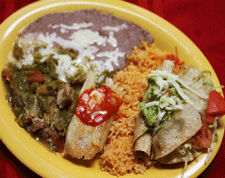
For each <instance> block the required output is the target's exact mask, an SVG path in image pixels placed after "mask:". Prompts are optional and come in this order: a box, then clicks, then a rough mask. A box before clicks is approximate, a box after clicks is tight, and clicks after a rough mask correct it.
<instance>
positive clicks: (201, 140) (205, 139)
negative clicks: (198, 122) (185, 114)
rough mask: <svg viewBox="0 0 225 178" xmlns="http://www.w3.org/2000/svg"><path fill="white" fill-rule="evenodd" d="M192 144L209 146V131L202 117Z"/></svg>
mask: <svg viewBox="0 0 225 178" xmlns="http://www.w3.org/2000/svg"><path fill="white" fill-rule="evenodd" d="M192 144H193V145H196V146H198V147H200V148H210V147H211V132H210V130H209V128H208V125H207V124H206V122H205V121H204V120H203V119H202V127H201V129H200V130H199V131H198V132H197V134H196V135H195V136H194V140H193V142H192Z"/></svg>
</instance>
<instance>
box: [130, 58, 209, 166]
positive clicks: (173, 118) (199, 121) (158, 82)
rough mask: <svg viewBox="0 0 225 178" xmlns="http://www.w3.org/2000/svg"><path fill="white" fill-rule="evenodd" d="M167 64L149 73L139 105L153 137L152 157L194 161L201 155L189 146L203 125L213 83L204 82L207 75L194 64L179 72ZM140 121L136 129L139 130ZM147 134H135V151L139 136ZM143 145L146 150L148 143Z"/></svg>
mask: <svg viewBox="0 0 225 178" xmlns="http://www.w3.org/2000/svg"><path fill="white" fill-rule="evenodd" d="M164 62H165V63H168V61H164ZM169 63H171V62H170V61H169ZM165 66H166V67H167V66H169V65H168V64H167V65H163V64H162V66H159V67H158V68H157V70H153V71H152V73H151V74H149V76H148V78H147V79H148V82H149V88H148V90H147V91H146V93H145V96H144V98H143V101H142V103H141V104H140V110H141V113H142V114H143V120H142V122H141V123H142V124H143V123H144V124H145V126H146V127H147V128H146V129H145V132H146V133H149V134H150V136H151V137H152V141H151V143H150V144H149V146H150V147H151V148H150V150H151V153H150V154H151V156H150V157H151V159H153V160H158V161H159V162H161V163H163V164H173V163H177V162H183V161H191V160H193V159H195V158H196V157H197V156H198V155H199V152H196V151H195V150H193V149H192V148H191V147H190V145H191V143H193V140H194V137H195V135H196V134H198V133H199V131H200V130H201V129H202V127H203V121H204V118H205V110H206V108H207V103H208V96H209V93H210V91H211V88H212V84H211V83H207V82H205V76H204V75H201V72H200V71H199V70H198V69H197V68H195V67H193V66H190V67H183V68H182V69H181V71H180V73H179V74H178V75H175V74H172V73H171V71H172V70H169V69H168V68H166V67H165ZM139 119H140V118H138V120H139ZM138 120H137V125H136V128H135V132H136V130H137V131H138V128H137V127H138V123H140V121H138ZM142 127H144V126H142ZM144 135H145V133H143V134H142V135H140V134H139V137H137V136H136V134H135V137H134V151H136V149H135V147H136V144H138V139H140V138H141V137H142V136H144ZM143 142H144V141H142V142H141V143H143ZM146 144H148V141H146ZM140 147H141V144H140V145H139V147H138V149H139V150H143V152H144V150H145V148H146V145H144V146H142V148H140ZM199 149H200V151H202V148H199ZM139 150H138V151H139ZM187 150H189V151H190V150H191V152H189V153H190V154H189V157H188V158H187V157H185V154H182V153H184V152H185V151H187ZM177 153H179V154H177ZM146 155H148V154H146Z"/></svg>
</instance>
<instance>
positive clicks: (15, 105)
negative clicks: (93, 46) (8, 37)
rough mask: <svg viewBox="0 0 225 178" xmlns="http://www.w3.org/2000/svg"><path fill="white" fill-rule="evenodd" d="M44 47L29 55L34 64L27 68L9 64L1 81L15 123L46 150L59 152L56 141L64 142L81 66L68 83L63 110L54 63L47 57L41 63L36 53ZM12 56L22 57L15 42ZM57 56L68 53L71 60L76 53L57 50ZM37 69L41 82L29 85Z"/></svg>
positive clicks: (60, 84) (80, 79)
mask: <svg viewBox="0 0 225 178" xmlns="http://www.w3.org/2000/svg"><path fill="white" fill-rule="evenodd" d="M40 48H45V46H37V47H36V48H35V49H34V53H33V54H32V56H33V58H34V62H33V63H32V64H31V65H30V64H27V65H22V67H21V68H19V67H18V66H17V64H16V63H13V62H9V63H8V64H7V66H6V69H5V70H3V71H2V79H3V82H4V83H5V86H6V89H7V96H6V99H7V100H8V102H9V104H10V107H11V108H12V111H13V112H14V114H15V116H16V122H17V123H18V124H19V125H20V126H21V127H23V128H24V129H25V130H27V131H28V132H29V133H30V134H31V135H32V136H34V137H35V138H38V139H39V140H42V141H43V143H45V144H46V145H47V146H48V147H49V148H50V150H53V151H59V149H61V148H59V147H58V145H57V144H56V143H57V139H59V138H60V140H64V139H65V136H66V132H67V127H68V125H69V123H70V120H71V118H72V116H73V114H74V111H75V108H76V105H77V99H78V96H79V92H80V90H81V87H82V82H84V80H85V76H86V73H85V72H84V70H83V68H82V67H79V70H78V72H77V74H76V76H72V77H71V78H69V80H68V84H69V88H70V90H71V92H70V93H71V96H67V97H68V99H67V98H65V100H69V102H68V103H67V104H66V105H65V106H64V107H63V109H62V108H61V107H60V106H59V104H58V103H57V100H59V97H60V96H59V91H61V90H65V86H66V83H65V82H63V81H60V80H58V74H57V73H56V66H57V60H56V59H54V58H53V55H52V54H50V55H49V56H48V58H47V59H46V60H45V61H44V62H43V61H42V62H41V60H42V59H43V56H42V55H41V54H40V53H38V52H37V51H38V50H39V49H40ZM13 52H14V54H13V55H14V57H15V58H16V59H20V58H22V55H23V52H22V49H20V47H19V46H18V44H16V43H15V45H14V51H13ZM60 53H62V54H69V55H70V56H71V58H73V59H75V58H76V56H77V54H78V53H77V52H76V51H73V50H64V49H62V48H61V49H60ZM6 70H7V71H8V74H9V75H10V78H11V81H10V82H9V81H7V78H6V77H7V76H6V72H5V71H6ZM35 70H39V71H41V73H42V74H43V75H44V81H42V82H37V81H34V82H29V77H30V75H31V74H32V72H33V71H35Z"/></svg>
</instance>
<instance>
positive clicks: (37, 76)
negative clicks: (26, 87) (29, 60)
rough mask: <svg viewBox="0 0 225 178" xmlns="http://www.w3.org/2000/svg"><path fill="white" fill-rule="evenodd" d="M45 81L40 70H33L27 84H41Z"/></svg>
mask: <svg viewBox="0 0 225 178" xmlns="http://www.w3.org/2000/svg"><path fill="white" fill-rule="evenodd" d="M44 80H45V78H44V74H42V73H41V71H40V70H38V69H35V70H34V71H32V72H31V75H30V77H29V79H28V82H30V83H32V82H43V81H44Z"/></svg>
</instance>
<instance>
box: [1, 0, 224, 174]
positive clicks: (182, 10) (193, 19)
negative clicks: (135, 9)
mask: <svg viewBox="0 0 225 178" xmlns="http://www.w3.org/2000/svg"><path fill="white" fill-rule="evenodd" d="M32 2H35V0H10V1H8V0H0V23H1V22H3V21H4V19H6V18H7V17H8V16H10V15H11V14H12V13H13V12H15V11H17V10H18V9H20V8H22V7H23V6H25V5H27V4H30V3H32ZM128 2H130V3H133V4H136V5H139V6H141V7H144V8H146V9H148V10H150V11H152V12H154V13H156V14H158V15H159V16H161V17H162V18H164V19H166V20H167V21H169V22H170V23H172V24H173V25H174V26H176V27H177V28H178V29H180V30H181V31H182V32H183V33H185V34H186V35H187V36H188V37H189V38H190V39H191V40H192V41H193V42H194V43H195V44H196V45H197V46H198V48H199V49H200V50H201V51H202V52H203V54H204V55H205V56H206V58H207V59H208V60H209V62H210V63H211V65H212V67H213V68H214V70H215V71H216V74H217V76H218V78H219V81H220V83H221V85H225V77H224V69H225V13H224V2H223V1H221V0H204V1H198V0H128ZM0 28H1V26H0ZM224 91H225V89H223V92H224ZM224 165H225V141H223V142H222V145H221V147H220V150H219V152H218V154H217V155H216V157H215V159H214V160H213V162H212V163H211V164H210V165H209V167H208V168H207V169H206V170H205V171H204V172H203V173H202V174H201V175H200V176H199V178H206V177H207V178H223V177H225V166H224ZM36 176H38V175H36V174H35V173H34V172H32V171H31V170H30V169H29V168H27V167H26V166H25V165H23V164H22V163H21V162H20V161H19V160H18V159H17V158H16V157H15V156H14V155H13V154H12V153H11V152H10V151H9V150H8V149H7V147H6V146H5V145H4V144H3V143H2V142H1V141H0V178H6V177H7V178H11V177H13V178H22V177H36Z"/></svg>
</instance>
